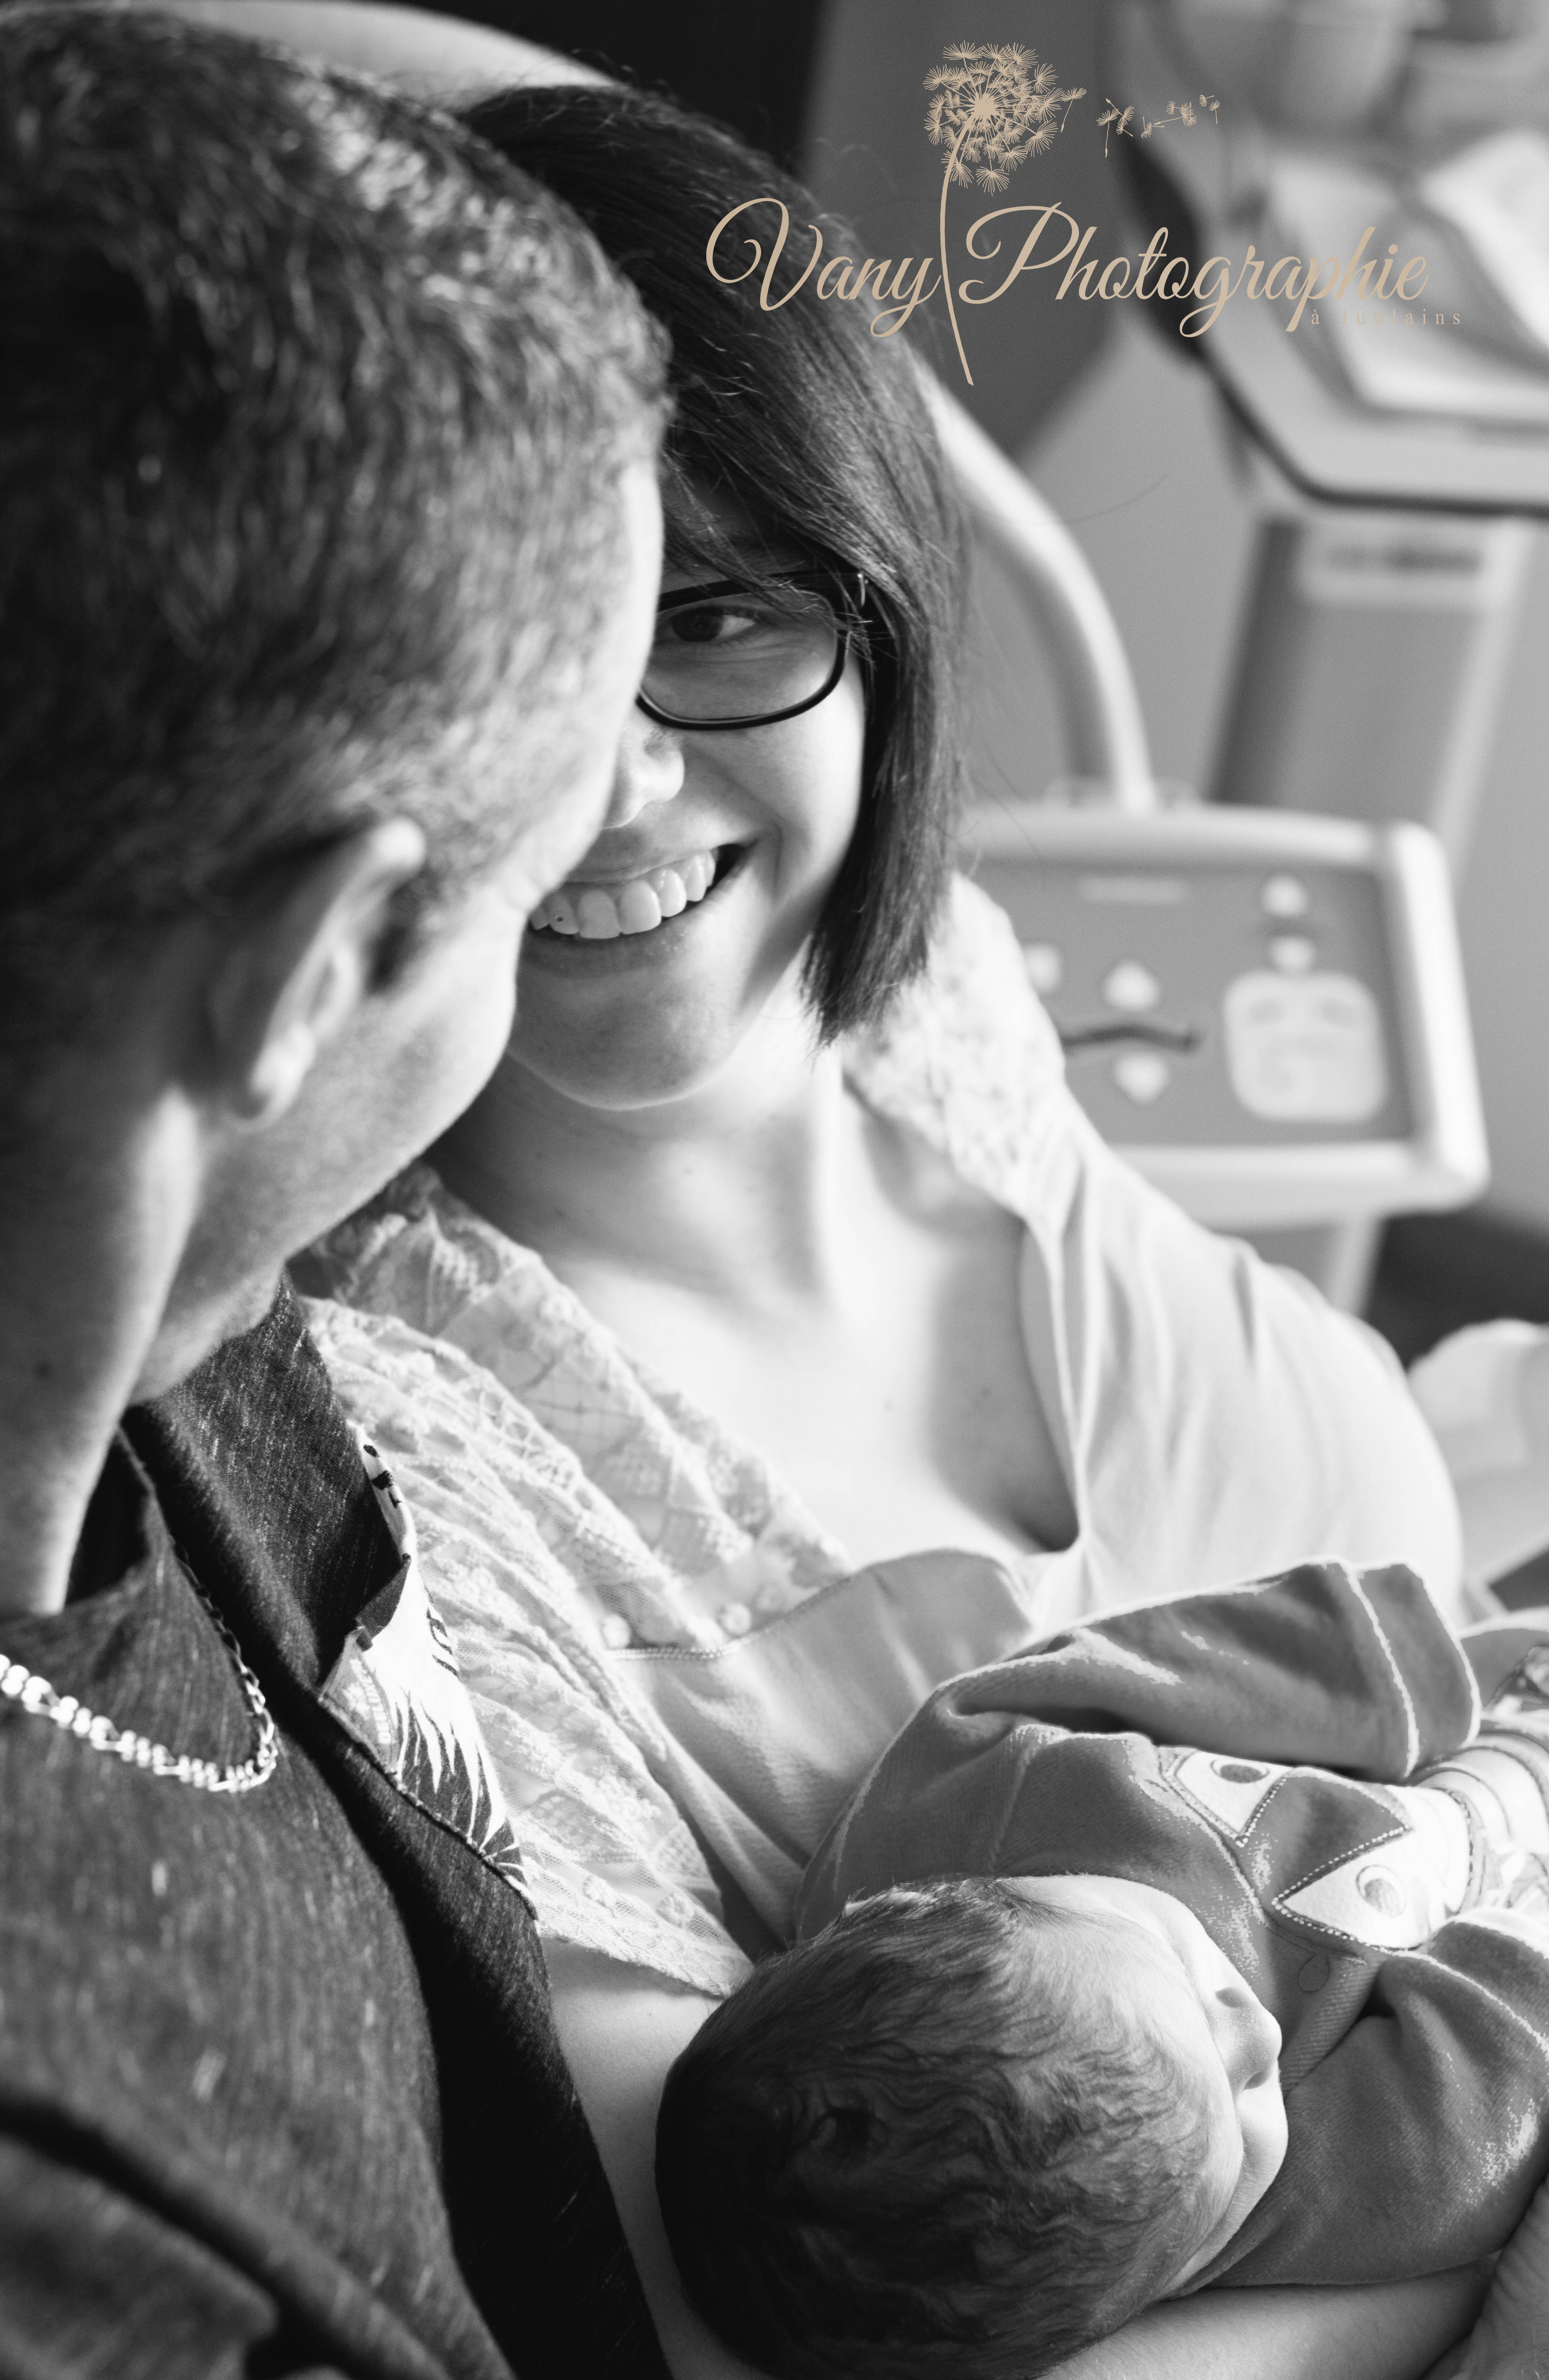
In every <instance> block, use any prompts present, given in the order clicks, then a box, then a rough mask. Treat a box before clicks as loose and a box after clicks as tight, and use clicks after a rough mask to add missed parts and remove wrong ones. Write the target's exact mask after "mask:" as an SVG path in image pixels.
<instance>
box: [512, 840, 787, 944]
mask: <svg viewBox="0 0 1549 2380" xmlns="http://www.w3.org/2000/svg"><path fill="white" fill-rule="evenodd" d="M747 850H748V845H747V844H746V843H723V844H711V845H707V846H704V847H702V848H701V849H698V850H694V851H690V852H689V853H687V854H686V855H685V856H681V857H679V858H677V859H672V860H668V861H665V862H661V863H657V862H652V863H649V864H645V865H642V866H640V867H636V868H630V869H628V871H626V872H623V873H620V874H617V875H614V874H602V873H599V874H597V875H594V876H591V875H587V874H584V873H582V874H579V875H576V876H573V877H570V878H568V879H567V880H566V882H565V883H563V884H561V885H559V886H558V887H557V888H556V890H555V891H554V892H551V893H550V894H549V895H548V897H547V899H546V900H543V901H540V903H539V904H538V906H537V908H536V909H534V911H533V912H532V916H531V918H530V920H529V922H528V931H529V932H530V933H531V934H542V935H545V936H548V937H549V938H550V939H555V940H560V941H580V942H588V943H593V942H606V941H616V940H617V939H618V938H619V937H620V936H621V935H626V934H629V935H635V934H653V933H655V932H656V931H657V930H658V929H660V928H661V927H662V926H663V925H665V924H666V923H667V922H668V921H669V920H670V919H672V918H674V917H686V915H687V913H688V912H689V911H691V910H694V909H697V908H698V907H699V906H700V905H701V902H703V901H704V900H706V899H707V898H708V896H709V895H710V894H711V893H712V892H714V891H716V890H717V889H718V888H719V887H720V886H721V885H722V884H724V883H725V882H726V879H727V877H728V876H729V875H730V874H731V873H732V871H733V870H734V869H735V868H737V867H738V864H739V863H740V861H741V860H742V859H743V857H744V856H745V855H746V853H747Z"/></svg>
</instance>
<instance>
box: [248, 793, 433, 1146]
mask: <svg viewBox="0 0 1549 2380" xmlns="http://www.w3.org/2000/svg"><path fill="white" fill-rule="evenodd" d="M424 864H425V838H424V836H423V834H422V833H421V830H420V829H419V827H417V826H416V825H414V824H413V822H412V821H411V820H409V819H390V820H386V821H384V823H382V824H380V825H375V826H370V827H363V828H361V829H360V832H358V833H355V834H352V835H349V836H348V837H347V838H346V839H345V840H344V841H343V842H340V843H335V844H328V845H327V846H326V848H324V849H323V850H321V851H318V852H315V853H311V854H308V855H306V856H303V857H302V858H301V859H299V860H298V861H297V862H296V863H295V864H294V866H293V867H292V868H291V869H290V871H289V872H288V873H287V877H286V880H285V883H284V886H283V888H282V889H281V890H280V891H279V892H275V893H273V894H271V895H270V896H269V897H268V898H266V899H265V900H264V901H263V903H262V905H259V906H255V907H254V908H253V909H252V910H251V911H250V913H248V914H247V915H246V916H245V917H244V918H243V919H242V920H241V921H240V922H238V924H237V926H236V927H235V928H234V929H233V928H230V927H227V928H225V929H223V930H224V931H225V932H226V937H227V940H226V949H225V950H224V951H222V952H221V953H219V955H218V957H217V959H216V961H215V964H214V966H213V970H212V972H211V975H210V978H209V988H208V993H207V998H206V1017H207V1022H208V1026H209V1034H210V1042H211V1045H212V1046H211V1056H212V1059H213V1075H214V1078H215V1087H216V1095H217V1097H218V1098H219V1099H221V1100H222V1102H223V1103H224V1105H225V1106H226V1110H227V1111H228V1113H229V1114H231V1115H232V1116H233V1117H234V1118H236V1119H237V1120H238V1121H239V1122H241V1123H246V1124H252V1125H263V1124H268V1123H274V1121H275V1120H276V1119H277V1118H278V1117H280V1116H282V1115H284V1114H285V1113H286V1111H287V1109H289V1108H290V1107H291V1106H293V1105H294V1103H295V1101H296V1099H297V1097H298V1095H299V1092H300V1089H301V1086H302V1084H303V1083H304V1082H305V1081H306V1079H307V1076H308V1075H309V1074H310V1073H311V1069H312V1066H313V1064H314V1063H315V1062H316V1060H317V1056H318V1053H319V1051H320V1050H323V1048H324V1047H325V1046H326V1045H327V1044H328V1043H329V1042H330V1041H332V1040H334V1039H335V1038H337V1036H338V1035H339V1034H340V1033H341V1032H343V1031H344V1030H346V1029H347V1028H348V1025H349V1024H350V1022H351V1020H352V1019H353V1018H354V1017H355V1016H356V1014H358V1013H359V1011H360V1008H361V1006H362V1004H363V1003H364V1002H365V1001H366V1000H367V999H369V998H370V996H371V992H372V984H373V981H374V979H375V971H376V959H377V953H378V951H379V949H380V947H381V944H382V941H383V937H384V934H385V933H386V932H387V930H388V929H389V926H390V924H391V922H392V917H391V912H392V905H393V901H394V897H395V895H396V893H398V892H401V891H402V889H403V887H404V886H405V885H406V884H409V883H412V882H413V880H414V879H415V878H416V877H417V876H418V875H419V874H420V873H421V869H422V868H423V867H424Z"/></svg>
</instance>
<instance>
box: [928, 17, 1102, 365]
mask: <svg viewBox="0 0 1549 2380" xmlns="http://www.w3.org/2000/svg"><path fill="white" fill-rule="evenodd" d="M1058 82H1059V78H1058V77H1057V75H1056V74H1055V70H1054V67H1051V66H1044V65H1042V64H1040V62H1039V57H1038V53H1037V51H1036V50H1029V49H1025V48H1024V47H1023V46H1022V44H1021V43H1020V42H1009V43H1006V45H1004V46H1001V47H995V46H992V45H990V44H987V43H983V42H948V44H947V46H946V48H945V50H944V51H943V53H942V63H941V65H940V66H939V67H932V68H931V71H930V73H929V74H928V75H927V76H926V78H925V88H926V90H927V91H929V92H930V94H931V103H930V106H929V107H928V108H927V109H926V111H925V130H926V132H927V134H928V135H929V137H930V139H931V140H932V141H933V144H934V146H935V147H936V148H938V149H940V148H944V147H945V148H946V149H947V152H948V153H947V158H946V163H945V166H944V168H943V170H942V177H941V258H942V266H943V272H942V278H943V280H944V281H945V285H946V310H947V312H948V313H949V314H950V315H951V317H952V335H953V337H954V338H955V339H956V340H957V359H958V361H959V363H960V364H961V365H962V367H963V378H964V379H965V380H966V381H967V382H968V384H969V386H970V388H971V387H972V386H973V374H972V373H971V372H970V370H969V366H968V358H967V356H966V355H965V354H964V353H963V334H962V333H961V332H960V331H959V330H958V328H957V308H956V306H955V305H954V304H953V302H952V275H951V274H950V273H948V272H947V271H946V270H945V265H946V193H947V191H948V189H949V188H951V186H952V184H953V183H954V182H957V183H958V184H959V185H960V186H961V187H962V188H965V189H967V188H970V185H971V184H973V183H975V182H977V183H978V185H979V187H980V188H981V189H982V190H990V191H994V192H996V193H998V192H1000V191H1001V190H1004V189H1005V188H1006V184H1007V183H1008V182H1009V181H1010V179H1011V176H1012V175H1013V174H1014V173H1015V172H1016V170H1017V167H1018V165H1020V164H1023V163H1024V162H1025V161H1026V159H1028V158H1029V157H1042V156H1043V152H1044V151H1045V150H1047V149H1051V148H1053V146H1054V141H1055V134H1056V133H1057V132H1059V131H1061V130H1062V129H1063V128H1064V124H1065V116H1064V115H1060V114H1059V112H1060V110H1061V108H1063V109H1064V110H1065V114H1066V115H1068V114H1069V112H1070V109H1071V107H1072V106H1073V105H1074V104H1075V103H1076V101H1077V100H1079V99H1084V98H1085V97H1086V92H1085V91H1061V90H1060V89H1059V88H1058ZM1056 115H1059V122H1058V123H1057V124H1056V123H1055V116H1056Z"/></svg>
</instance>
